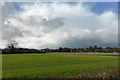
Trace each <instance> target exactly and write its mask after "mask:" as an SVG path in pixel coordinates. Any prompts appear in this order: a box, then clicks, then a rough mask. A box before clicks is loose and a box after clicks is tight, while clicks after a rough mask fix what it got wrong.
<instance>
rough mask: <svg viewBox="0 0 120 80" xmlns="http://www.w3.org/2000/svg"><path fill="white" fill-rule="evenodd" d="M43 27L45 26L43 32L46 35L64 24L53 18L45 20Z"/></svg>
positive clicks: (59, 19) (60, 19)
mask: <svg viewBox="0 0 120 80" xmlns="http://www.w3.org/2000/svg"><path fill="white" fill-rule="evenodd" d="M43 25H45V27H46V28H45V29H44V32H47V33H48V32H50V31H52V30H55V29H57V28H60V27H61V26H63V25H64V23H63V21H62V18H53V19H50V20H45V21H44V24H43Z"/></svg>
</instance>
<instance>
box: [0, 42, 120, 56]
mask: <svg viewBox="0 0 120 80" xmlns="http://www.w3.org/2000/svg"><path fill="white" fill-rule="evenodd" d="M1 50H2V54H25V53H50V52H92V53H93V52H101V53H102V52H104V53H114V52H115V53H117V52H120V48H117V47H104V48H103V47H98V46H89V47H88V48H68V47H59V48H58V49H50V48H46V49H29V48H20V47H19V46H18V43H17V42H16V41H14V40H13V41H11V42H10V43H8V44H7V47H6V48H4V49H1Z"/></svg>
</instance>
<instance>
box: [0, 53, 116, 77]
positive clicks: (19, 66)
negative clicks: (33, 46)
mask: <svg viewBox="0 0 120 80" xmlns="http://www.w3.org/2000/svg"><path fill="white" fill-rule="evenodd" d="M2 58H3V63H2V64H3V66H2V70H3V72H2V77H3V78H76V77H89V78H94V77H95V76H98V77H101V76H105V77H109V76H110V75H114V74H116V73H117V68H118V56H102V55H80V54H3V55H2Z"/></svg>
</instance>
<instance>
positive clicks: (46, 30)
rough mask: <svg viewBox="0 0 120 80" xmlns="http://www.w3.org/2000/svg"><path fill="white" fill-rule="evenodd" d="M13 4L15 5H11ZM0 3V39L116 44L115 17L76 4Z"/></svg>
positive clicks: (53, 44) (40, 44)
mask: <svg viewBox="0 0 120 80" xmlns="http://www.w3.org/2000/svg"><path fill="white" fill-rule="evenodd" d="M14 4H17V7H16V6H14ZM14 4H13V3H12V2H9V3H3V5H2V7H3V19H2V20H3V21H2V22H3V28H2V33H3V34H2V36H3V37H2V39H3V41H8V40H10V39H15V40H16V41H18V43H19V45H20V46H21V47H29V48H47V47H49V48H58V47H61V46H62V47H73V48H75V47H88V46H94V45H98V46H117V43H118V20H117V18H118V16H117V14H115V13H113V12H112V11H110V10H109V11H105V12H104V13H101V14H96V13H95V12H92V10H91V8H92V6H90V5H87V6H86V5H84V4H83V3H77V4H74V5H71V4H70V3H39V4H36V3H23V4H22V3H20V4H19V3H14Z"/></svg>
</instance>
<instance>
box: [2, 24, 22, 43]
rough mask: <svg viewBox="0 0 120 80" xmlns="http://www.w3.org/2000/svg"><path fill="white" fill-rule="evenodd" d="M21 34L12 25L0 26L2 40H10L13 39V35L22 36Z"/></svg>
mask: <svg viewBox="0 0 120 80" xmlns="http://www.w3.org/2000/svg"><path fill="white" fill-rule="evenodd" d="M22 36H23V34H22V32H21V31H20V30H19V29H18V28H16V27H13V26H10V25H9V26H8V25H3V27H2V39H3V40H7V41H9V40H11V39H14V38H15V37H22Z"/></svg>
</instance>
